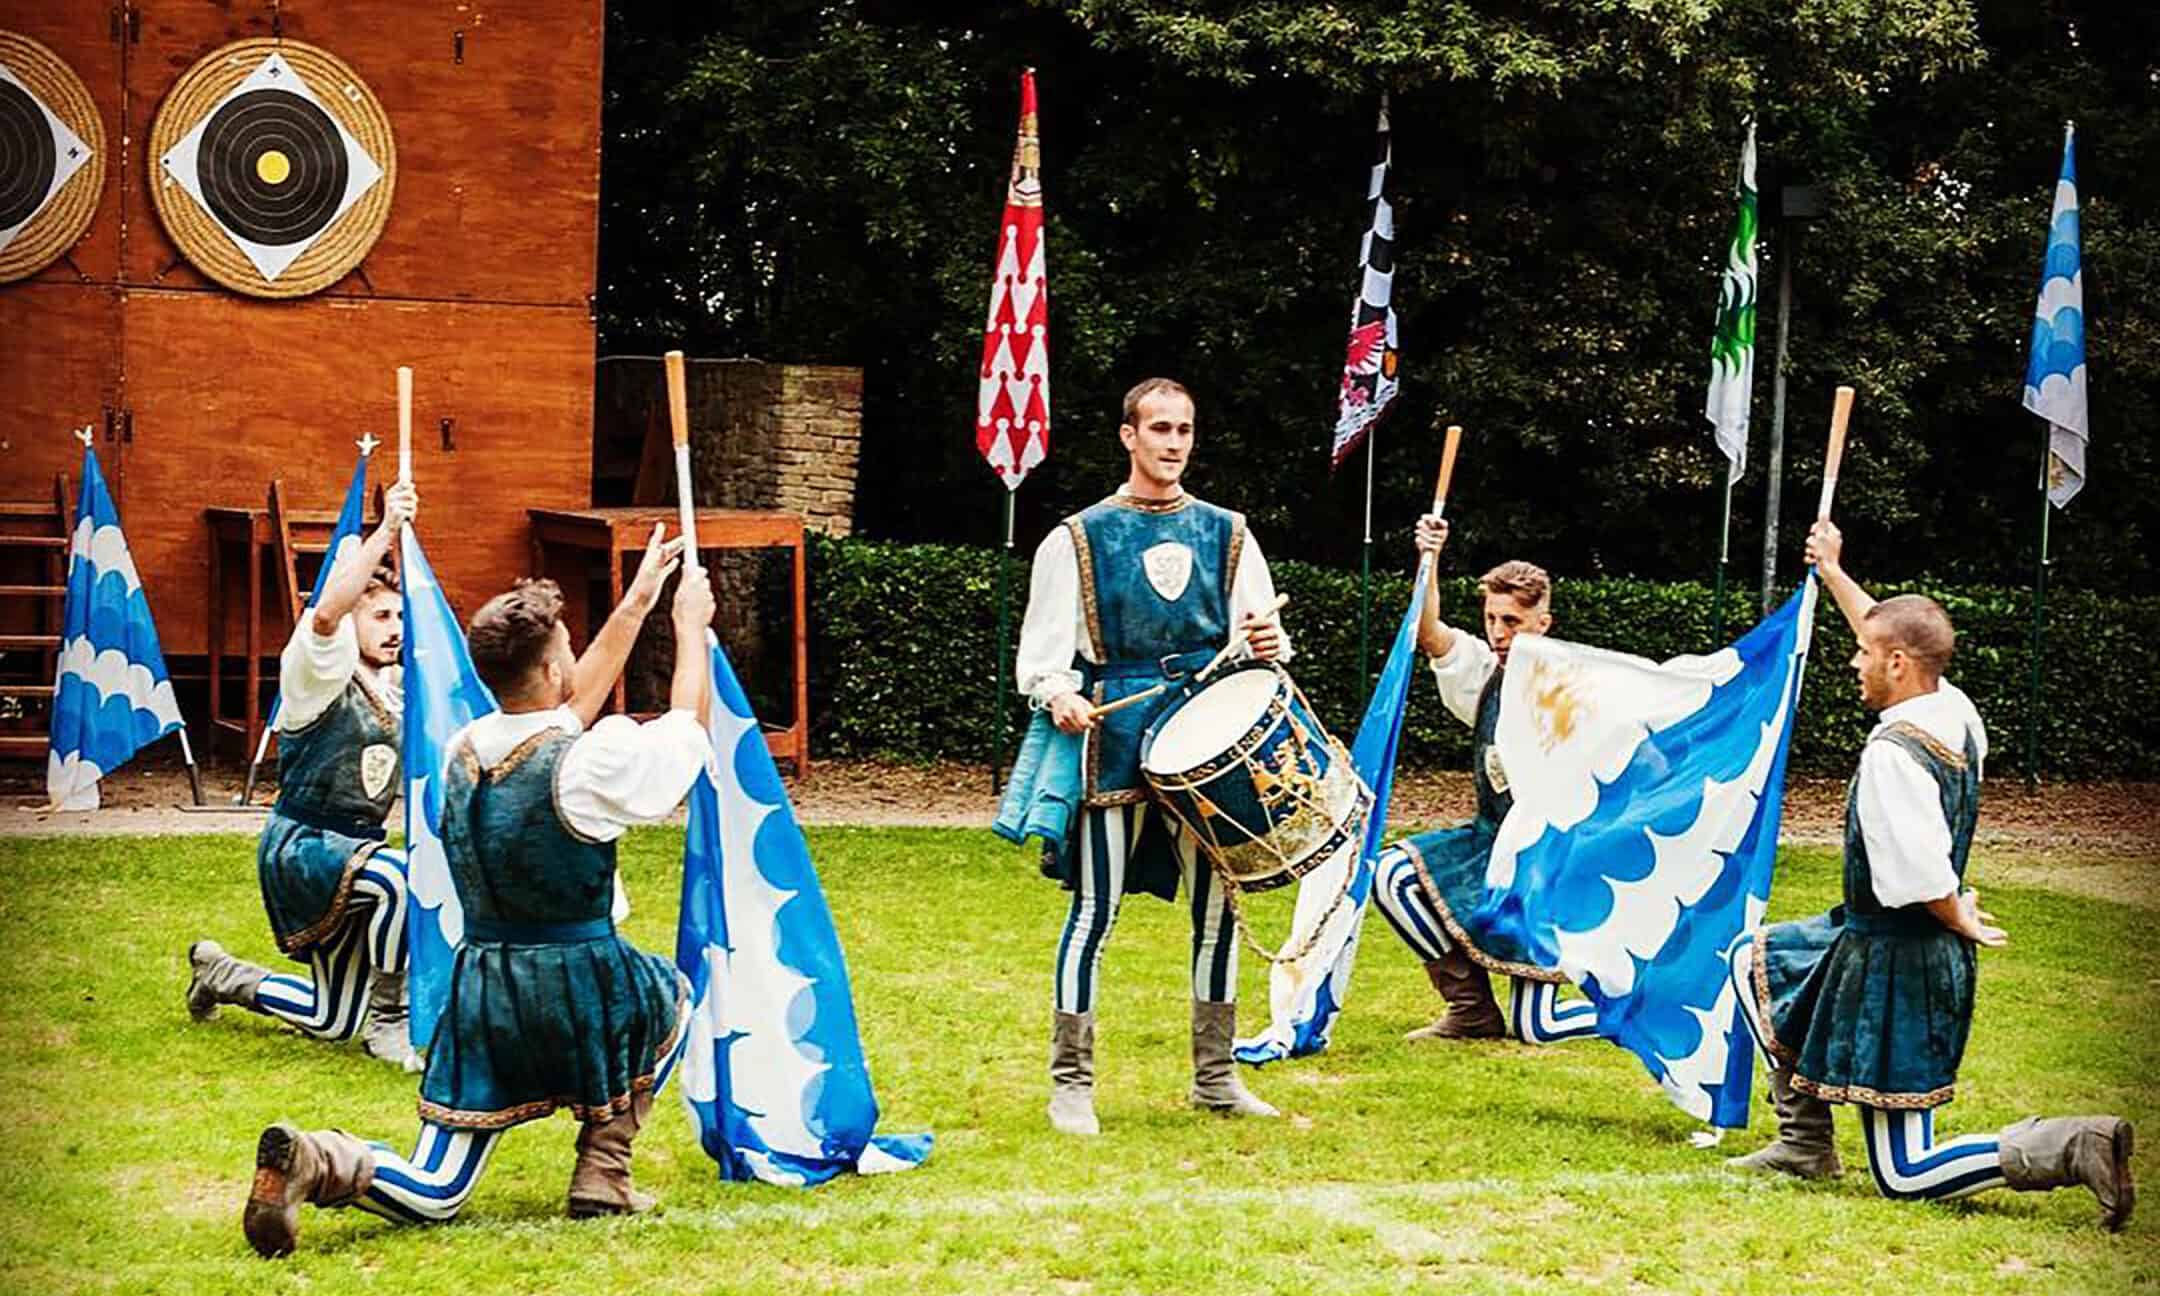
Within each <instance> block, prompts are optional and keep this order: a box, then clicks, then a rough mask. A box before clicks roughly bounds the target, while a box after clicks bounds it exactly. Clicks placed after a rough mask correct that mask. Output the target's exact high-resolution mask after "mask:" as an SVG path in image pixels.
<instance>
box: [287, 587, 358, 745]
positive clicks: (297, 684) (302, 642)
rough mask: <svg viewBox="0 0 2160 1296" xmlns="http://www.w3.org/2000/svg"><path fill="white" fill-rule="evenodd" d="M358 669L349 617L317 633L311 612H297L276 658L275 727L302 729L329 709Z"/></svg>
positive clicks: (292, 729)
mask: <svg viewBox="0 0 2160 1296" xmlns="http://www.w3.org/2000/svg"><path fill="white" fill-rule="evenodd" d="M359 669H360V636H359V634H358V633H357V632H356V631H355V630H354V629H353V623H352V618H351V617H342V618H340V619H339V620H338V623H337V629H335V630H333V631H331V632H330V633H329V634H326V635H320V634H316V633H315V617H314V615H313V614H312V613H307V612H303V613H301V614H300V624H299V625H297V626H294V627H293V633H292V638H290V639H288V640H286V641H285V651H284V652H283V653H282V654H280V655H279V657H278V720H277V727H278V728H279V729H280V730H283V731H284V732H286V733H297V732H299V731H300V730H302V729H305V728H306V727H307V726H308V724H309V722H311V721H313V720H314V719H315V717H317V716H319V715H321V714H322V713H323V712H325V711H327V710H329V709H330V704H331V703H332V702H335V701H337V700H338V695H339V694H341V693H343V692H344V691H345V686H346V685H347V684H350V683H352V677H353V672H354V671H356V670H359Z"/></svg>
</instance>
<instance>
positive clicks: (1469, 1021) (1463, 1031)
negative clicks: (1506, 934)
mask: <svg viewBox="0 0 2160 1296" xmlns="http://www.w3.org/2000/svg"><path fill="white" fill-rule="evenodd" d="M1425 976H1426V978H1427V979H1428V980H1430V981H1431V982H1432V988H1433V989H1434V990H1437V991H1439V992H1440V998H1441V999H1442V1000H1443V1001H1444V1002H1446V1004H1447V1011H1446V1012H1444V1013H1442V1014H1441V1015H1440V1016H1439V1017H1437V1018H1434V1019H1433V1024H1432V1025H1430V1026H1420V1027H1418V1028H1417V1029H1416V1030H1414V1031H1410V1032H1408V1033H1407V1034H1405V1035H1404V1036H1403V1038H1404V1039H1407V1040H1425V1039H1499V1038H1500V1037H1501V1036H1503V1035H1505V1034H1507V1022H1506V1020H1505V1019H1504V1018H1502V1017H1501V1016H1500V1005H1499V1004H1498V1003H1496V1002H1494V1001H1493V992H1492V978H1491V977H1489V976H1487V975H1485V969H1484V968H1481V967H1479V966H1478V965H1477V964H1476V963H1473V962H1471V960H1470V956H1469V955H1468V954H1465V953H1463V952H1462V950H1461V949H1460V948H1455V949H1450V950H1449V951H1448V952H1447V953H1446V954H1444V955H1442V956H1440V957H1439V958H1437V959H1433V960H1431V961H1430V962H1428V963H1426V965H1425Z"/></svg>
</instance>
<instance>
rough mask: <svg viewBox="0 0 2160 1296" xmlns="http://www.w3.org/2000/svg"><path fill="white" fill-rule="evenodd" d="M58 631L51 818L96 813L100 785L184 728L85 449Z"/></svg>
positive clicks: (92, 455) (116, 520) (49, 766)
mask: <svg viewBox="0 0 2160 1296" xmlns="http://www.w3.org/2000/svg"><path fill="white" fill-rule="evenodd" d="M62 627H63V628H62V630H61V634H60V660H59V665H58V669H57V670H56V671H55V672H54V676H53V700H52V734H51V740H50V742H51V745H50V748H49V750H48V752H47V755H46V760H45V790H46V795H47V797H48V798H49V799H50V801H51V803H52V807H53V808H54V809H56V810H95V809H97V808H98V780H99V779H102V778H103V777H105V776H106V775H107V774H110V773H112V772H113V771H114V770H116V769H118V768H119V767H120V766H121V765H123V764H125V763H126V762H127V761H128V760H129V759H130V758H132V757H133V756H134V755H135V753H136V752H137V751H140V750H141V749H142V748H144V747H147V746H149V745H150V744H151V743H153V742H156V741H157V740H158V739H159V738H162V737H164V736H165V735H166V734H169V733H171V732H173V731H174V730H176V729H181V722H180V704H179V703H178V702H177V701H175V700H174V698H173V688H172V681H171V679H170V678H169V677H168V676H167V674H166V671H165V654H164V653H163V652H162V651H161V650H160V649H159V647H158V635H157V626H156V625H155V624H154V623H153V622H152V621H151V618H150V601H149V600H148V599H147V598H145V597H144V596H143V587H142V578H141V577H140V576H138V575H136V572H135V559H134V558H133V557H132V556H130V555H129V553H128V543H127V537H126V536H125V535H123V534H122V533H121V531H120V512H119V510H118V509H116V508H114V507H113V501H112V493H111V492H110V491H108V490H106V488H105V475H104V474H103V473H102V472H100V471H98V459H97V451H95V450H92V449H90V448H89V447H88V446H87V445H85V447H84V449H83V468H82V493H81V495H80V496H78V497H77V501H76V505H75V535H74V539H73V542H72V544H71V546H70V548H69V551H68V581H67V608H66V611H65V613H64V615H63V617H62ZM182 735H183V741H185V730H182ZM191 763H192V762H191Z"/></svg>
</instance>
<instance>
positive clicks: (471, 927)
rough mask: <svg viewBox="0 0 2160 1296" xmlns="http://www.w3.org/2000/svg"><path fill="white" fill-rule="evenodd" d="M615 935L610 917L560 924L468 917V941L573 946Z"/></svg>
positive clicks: (496, 943)
mask: <svg viewBox="0 0 2160 1296" xmlns="http://www.w3.org/2000/svg"><path fill="white" fill-rule="evenodd" d="M614 934H615V923H614V921H613V920H612V919H607V918H588V919H585V920H584V921H582V922H559V923H520V922H497V921H496V920H494V919H492V918H467V919H466V920H465V939H466V940H467V941H468V942H470V941H485V942H488V943H489V944H494V945H572V944H575V943H577V942H578V941H589V940H599V939H600V938H602V937H604V936H613V935H614Z"/></svg>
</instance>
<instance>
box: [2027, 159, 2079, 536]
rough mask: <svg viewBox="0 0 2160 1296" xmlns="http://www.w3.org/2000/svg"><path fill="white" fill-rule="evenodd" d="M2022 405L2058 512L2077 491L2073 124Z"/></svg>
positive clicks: (2059, 182) (2058, 185) (2043, 267)
mask: <svg viewBox="0 0 2160 1296" xmlns="http://www.w3.org/2000/svg"><path fill="white" fill-rule="evenodd" d="M2025 408H2026V409H2029V410H2031V411H2032V412H2033V413H2035V414H2038V415H2039V416H2040V417H2041V418H2044V419H2046V420H2047V421H2048V424H2049V429H2048V463H2047V475H2048V476H2047V482H2048V498H2049V499H2050V500H2052V501H2053V502H2054V504H2055V507H2057V508H2061V507H2062V506H2063V505H2065V504H2068V503H2069V502H2070V498H2071V496H2073V495H2076V494H2077V493H2078V492H2079V491H2080V490H2082V489H2084V487H2085V443H2086V440H2087V437H2088V435H2089V429H2088V426H2087V423H2086V417H2085V273H2084V269H2083V267H2082V266H2081V265H2080V263H2079V253H2078V191H2077V127H2075V126H2065V127H2063V155H2062V175H2061V176H2060V177H2059V178H2057V179H2056V181H2055V211H2054V214H2053V215H2052V216H2050V217H2049V219H2048V238H2047V252H2046V254H2045V256H2044V257H2043V258H2042V260H2041V263H2040V300H2039V303H2038V304H2037V305H2036V306H2035V307H2034V308H2033V327H2032V358H2031V359H2030V360H2029V361H2028V362H2027V363H2026V366H2025Z"/></svg>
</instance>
